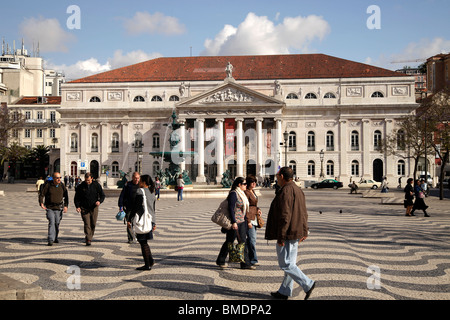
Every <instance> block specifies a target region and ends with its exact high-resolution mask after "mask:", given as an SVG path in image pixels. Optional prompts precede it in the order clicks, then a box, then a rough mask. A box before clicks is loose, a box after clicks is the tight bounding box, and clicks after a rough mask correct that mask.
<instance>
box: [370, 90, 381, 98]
mask: <svg viewBox="0 0 450 320" xmlns="http://www.w3.org/2000/svg"><path fill="white" fill-rule="evenodd" d="M371 97H372V98H384V94H383V93H381V92H380V91H375V92H374V93H372V95H371Z"/></svg>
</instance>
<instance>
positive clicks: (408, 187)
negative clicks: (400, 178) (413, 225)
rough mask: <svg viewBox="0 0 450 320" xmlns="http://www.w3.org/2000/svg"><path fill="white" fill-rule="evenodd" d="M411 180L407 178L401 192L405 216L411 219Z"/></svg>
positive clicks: (412, 188) (412, 196)
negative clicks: (403, 197)
mask: <svg viewBox="0 0 450 320" xmlns="http://www.w3.org/2000/svg"><path fill="white" fill-rule="evenodd" d="M413 181H414V180H413V178H409V179H408V181H407V182H406V187H405V189H404V190H403V191H405V208H406V214H405V215H406V216H408V217H411V216H414V213H413V214H411V210H412V208H413V205H414V187H413V185H412V183H413Z"/></svg>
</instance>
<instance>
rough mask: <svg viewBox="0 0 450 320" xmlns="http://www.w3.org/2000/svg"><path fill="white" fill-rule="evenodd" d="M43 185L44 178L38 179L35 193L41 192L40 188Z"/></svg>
mask: <svg viewBox="0 0 450 320" xmlns="http://www.w3.org/2000/svg"><path fill="white" fill-rule="evenodd" d="M44 183H45V181H44V178H42V177H39V179H38V180H37V181H36V191H37V192H39V191H40V190H41V186H43V185H44Z"/></svg>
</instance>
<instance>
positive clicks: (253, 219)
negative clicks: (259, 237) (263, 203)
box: [244, 176, 261, 266]
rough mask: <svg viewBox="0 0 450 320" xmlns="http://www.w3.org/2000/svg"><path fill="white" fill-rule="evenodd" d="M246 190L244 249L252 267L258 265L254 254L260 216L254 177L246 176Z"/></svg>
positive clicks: (256, 256)
mask: <svg viewBox="0 0 450 320" xmlns="http://www.w3.org/2000/svg"><path fill="white" fill-rule="evenodd" d="M246 183H247V188H246V189H245V190H244V193H245V195H246V196H247V199H248V203H249V210H248V212H247V226H248V229H247V241H246V243H245V247H246V248H247V252H248V259H249V263H250V265H252V266H257V265H258V255H257V254H256V229H257V228H258V227H259V225H258V216H261V209H260V208H258V196H257V195H256V193H255V187H256V184H257V179H256V177H254V176H248V177H247V179H246Z"/></svg>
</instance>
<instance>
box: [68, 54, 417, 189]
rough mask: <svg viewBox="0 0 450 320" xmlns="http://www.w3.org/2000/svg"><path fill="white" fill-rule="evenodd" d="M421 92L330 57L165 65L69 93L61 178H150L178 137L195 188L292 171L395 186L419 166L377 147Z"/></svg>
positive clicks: (190, 60)
mask: <svg viewBox="0 0 450 320" xmlns="http://www.w3.org/2000/svg"><path fill="white" fill-rule="evenodd" d="M414 85H415V83H414V77H411V76H407V75H404V74H401V73H397V72H394V71H390V70H386V69H382V68H378V67H374V66H370V65H366V64H361V63H357V62H353V61H348V60H344V59H340V58H336V57H332V56H328V55H323V54H301V55H267V56H227V57H225V56H217V57H211V56H209V57H206V56H205V57H182V58H158V59H154V60H150V61H146V62H142V63H138V64H135V65H131V66H128V67H124V68H119V69H116V70H112V71H109V72H105V73H101V74H97V75H93V76H90V77H86V78H83V79H79V80H75V81H72V82H69V83H66V84H64V85H63V86H62V101H61V108H60V114H61V119H60V124H61V173H63V174H67V175H82V174H83V173H84V171H85V170H87V171H90V172H92V173H93V174H94V175H95V176H98V177H99V178H100V180H102V181H105V179H106V178H107V179H108V185H111V184H115V181H116V180H117V179H118V178H119V172H120V171H123V172H127V173H128V172H132V171H135V170H139V171H141V172H142V173H148V174H150V175H152V176H153V177H154V176H155V175H156V173H157V170H159V169H165V168H167V167H168V163H167V162H164V160H163V158H162V157H159V156H154V155H150V152H158V151H161V152H165V151H170V150H171V146H170V143H169V137H170V135H171V134H177V136H178V137H179V139H180V143H179V144H178V145H177V146H176V150H177V151H192V154H191V155H190V156H188V157H187V158H185V159H184V160H185V161H184V162H182V163H181V168H182V169H183V170H186V171H187V172H188V174H189V176H190V178H191V180H192V181H194V182H198V183H202V182H209V181H217V182H220V180H221V178H222V174H223V173H224V172H225V171H226V170H229V172H230V173H231V175H232V176H233V177H234V176H246V175H247V174H255V175H256V176H258V177H260V178H263V177H270V176H271V177H273V175H274V174H275V173H276V171H277V169H278V168H279V166H284V165H288V166H291V167H292V168H293V169H294V172H295V174H296V176H297V177H298V178H299V179H300V180H320V179H322V178H337V179H338V180H340V181H342V182H344V185H347V184H348V182H349V181H350V180H360V179H361V178H370V179H375V180H378V181H381V179H382V178H383V177H387V178H388V180H389V182H390V183H391V185H394V184H395V185H396V183H397V180H398V178H399V177H408V176H410V175H411V174H412V172H413V168H412V165H411V163H410V162H409V161H408V160H407V159H405V158H402V157H398V156H387V155H385V154H383V153H380V152H379V151H378V148H377V146H378V144H379V143H380V141H381V140H382V139H383V137H385V136H386V134H390V133H392V132H394V130H395V129H396V126H397V122H398V120H399V119H400V118H401V117H402V116H404V115H407V114H410V113H411V112H413V111H414V110H415V109H416V108H417V107H418V105H417V104H416V102H415V97H414V95H415V93H414ZM174 113H175V114H176V115H177V120H176V121H178V122H179V123H181V124H182V125H183V126H182V127H181V128H180V129H179V130H178V131H177V132H176V133H173V132H172V129H171V126H170V124H171V122H172V117H171V116H172V114H174ZM140 137H141V138H140ZM136 140H142V143H143V147H142V151H141V150H139V149H136V148H134V147H135V146H136V145H135V144H136ZM140 151H141V152H140ZM176 158H177V159H174V162H176V161H179V160H180V159H179V157H176ZM106 173H108V174H107V177H106ZM111 179H112V181H111ZM110 182H111V183H110Z"/></svg>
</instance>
